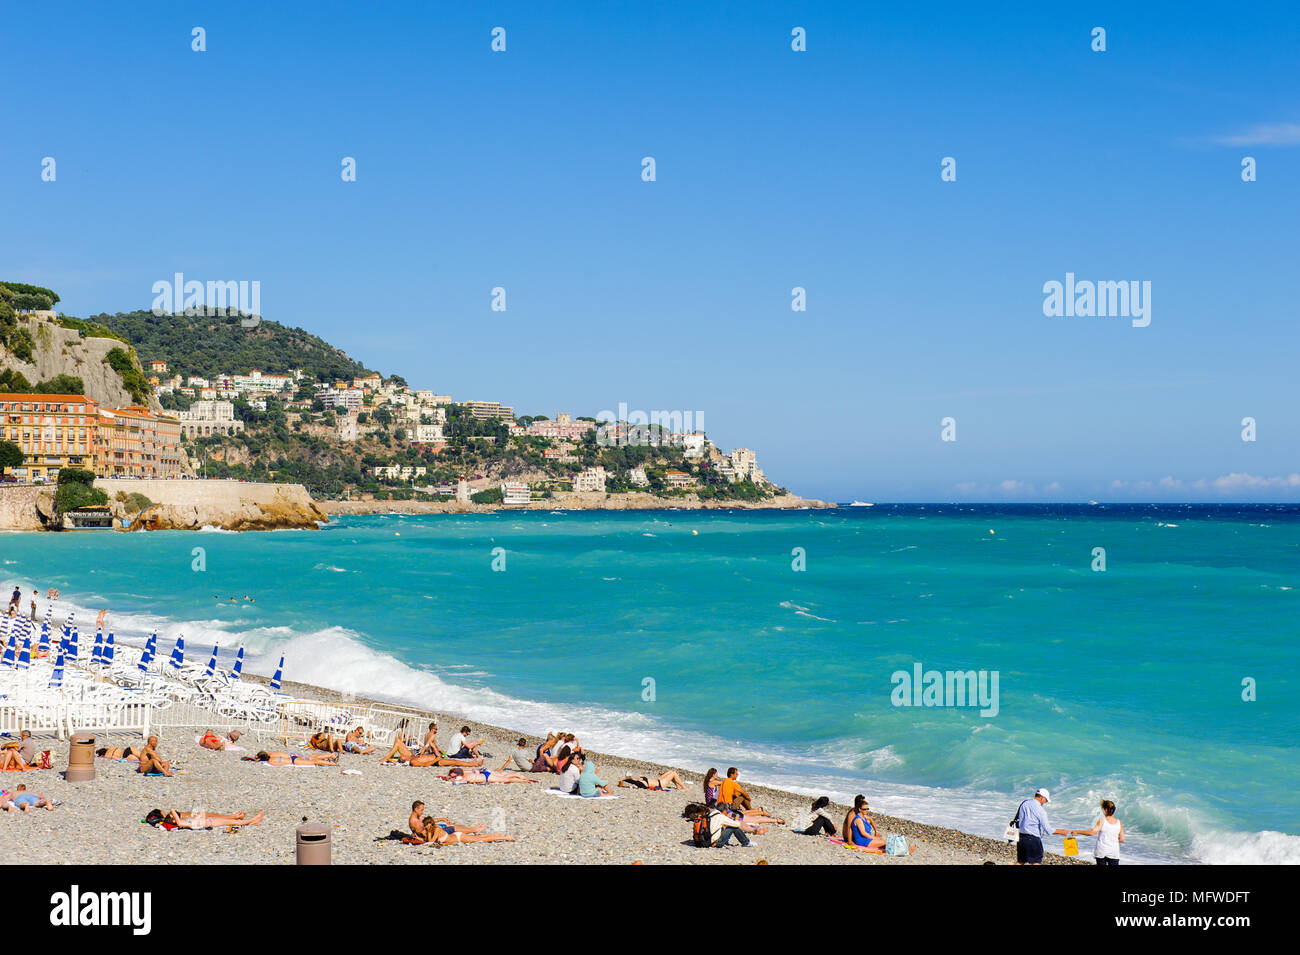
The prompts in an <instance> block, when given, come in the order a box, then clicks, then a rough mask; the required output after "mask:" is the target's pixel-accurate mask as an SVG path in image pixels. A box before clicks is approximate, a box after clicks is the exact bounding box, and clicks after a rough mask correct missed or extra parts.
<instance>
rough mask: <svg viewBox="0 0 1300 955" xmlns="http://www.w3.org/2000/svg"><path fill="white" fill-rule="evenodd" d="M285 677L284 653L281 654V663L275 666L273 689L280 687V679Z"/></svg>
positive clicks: (272, 678)
mask: <svg viewBox="0 0 1300 955" xmlns="http://www.w3.org/2000/svg"><path fill="white" fill-rule="evenodd" d="M283 678H284V655H283V654H281V655H280V665H279V666H278V667H276V668H275V676H273V677H271V689H273V690H278V689H280V680H281V679H283Z"/></svg>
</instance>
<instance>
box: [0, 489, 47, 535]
mask: <svg viewBox="0 0 1300 955" xmlns="http://www.w3.org/2000/svg"><path fill="white" fill-rule="evenodd" d="M53 513H54V492H53V491H52V490H51V489H49V488H44V487H34V486H32V485H30V484H0V530H5V531H43V530H45V520H46V518H47V517H49V516H50V515H52V514H53Z"/></svg>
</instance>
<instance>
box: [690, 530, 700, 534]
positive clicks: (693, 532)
mask: <svg viewBox="0 0 1300 955" xmlns="http://www.w3.org/2000/svg"><path fill="white" fill-rule="evenodd" d="M691 533H692V534H698V533H699V531H691Z"/></svg>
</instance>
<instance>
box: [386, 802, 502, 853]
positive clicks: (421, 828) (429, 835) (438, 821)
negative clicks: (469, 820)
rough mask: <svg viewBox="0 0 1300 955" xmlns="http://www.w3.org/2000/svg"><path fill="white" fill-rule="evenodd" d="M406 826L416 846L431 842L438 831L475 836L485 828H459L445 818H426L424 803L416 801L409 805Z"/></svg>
mask: <svg viewBox="0 0 1300 955" xmlns="http://www.w3.org/2000/svg"><path fill="white" fill-rule="evenodd" d="M406 824H407V825H408V826H409V827H410V829H411V842H413V843H415V844H416V845H422V844H424V843H426V842H433V841H434V837H435V836H436V835H437V834H438V832H439V831H445V832H465V833H469V834H471V835H477V834H478V833H480V832H482V831H483V830H485V829H486V828H487V826H459V825H457V824H456V823H454V822H452V821H451V820H450V819H448V818H447V817H446V816H426V815H424V803H423V802H421V801H420V800H418V799H417V800H416V801H415V802H414V803H412V804H411V817H410V818H409V819H407V820H406Z"/></svg>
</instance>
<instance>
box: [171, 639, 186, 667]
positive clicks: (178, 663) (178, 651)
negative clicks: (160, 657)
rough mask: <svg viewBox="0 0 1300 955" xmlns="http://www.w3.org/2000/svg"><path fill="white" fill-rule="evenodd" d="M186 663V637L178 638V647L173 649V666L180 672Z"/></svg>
mask: <svg viewBox="0 0 1300 955" xmlns="http://www.w3.org/2000/svg"><path fill="white" fill-rule="evenodd" d="M184 663H185V635H184V634H178V635H177V636H176V646H174V647H172V658H171V665H172V666H173V667H175V668H176V669H177V670H179V669H180V668H181V667H182V666H183V665H184Z"/></svg>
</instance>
